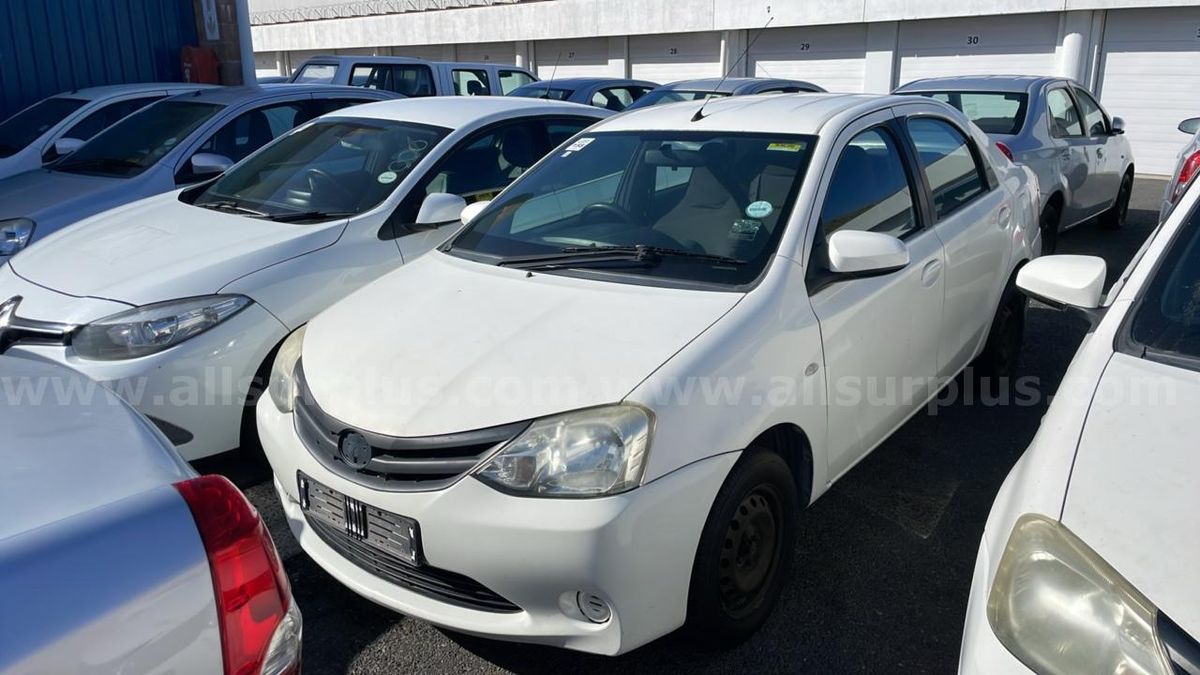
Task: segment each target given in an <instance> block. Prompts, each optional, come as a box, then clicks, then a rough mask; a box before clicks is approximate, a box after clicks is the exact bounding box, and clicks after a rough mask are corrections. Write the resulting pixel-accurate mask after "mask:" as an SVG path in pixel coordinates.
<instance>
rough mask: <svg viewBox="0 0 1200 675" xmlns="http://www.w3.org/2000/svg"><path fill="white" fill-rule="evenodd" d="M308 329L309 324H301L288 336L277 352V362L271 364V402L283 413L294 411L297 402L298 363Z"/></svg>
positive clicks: (268, 388)
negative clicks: (305, 332)
mask: <svg viewBox="0 0 1200 675" xmlns="http://www.w3.org/2000/svg"><path fill="white" fill-rule="evenodd" d="M307 329H308V327H307V326H301V327H299V328H297V329H296V330H295V331H294V332H293V333H292V334H291V335H289V336H287V339H286V340H284V341H283V344H282V345H280V346H279V351H278V352H276V354H275V362H274V363H272V364H271V378H270V379H269V380H267V391H268V392H270V394H271V402H273V403H274V404H275V407H276V408H278V409H279V412H282V413H290V412H292V409H293V408H294V407H295V404H296V364H297V363H299V362H300V350H301V347H303V346H304V331H305V330H307Z"/></svg>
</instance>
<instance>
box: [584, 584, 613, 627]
mask: <svg viewBox="0 0 1200 675" xmlns="http://www.w3.org/2000/svg"><path fill="white" fill-rule="evenodd" d="M575 602H576V603H578V604H579V611H580V612H582V613H583V616H584V617H586V618H587V620H588V621H591V622H592V623H604V622H605V621H608V620H609V619H610V618H612V609H610V608H609V606H608V603H607V602H605V601H604V598H601V597H600V596H598V595H593V594H592V593H584V592H583V591H580V592H579V593H576V594H575Z"/></svg>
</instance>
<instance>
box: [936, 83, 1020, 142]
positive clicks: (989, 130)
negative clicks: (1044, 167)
mask: <svg viewBox="0 0 1200 675" xmlns="http://www.w3.org/2000/svg"><path fill="white" fill-rule="evenodd" d="M921 95H922V96H928V97H929V98H932V99H934V100H937V101H941V102H942V103H949V104H950V105H952V106H954V107H955V108H958V109H959V110H961V111H962V113H963V114H964V115H966V116H967V117H968V118H970V120H971V121H972V122H974V123H975V125H976V126H978V127H979V128H980V129H982V130H983V133H985V134H1001V135H1005V136H1015V135H1016V134H1019V133H1021V127H1023V126H1025V110H1026V108H1027V107H1028V105H1029V96H1028V95H1026V94H1023V93H1018V92H1007V91H979V92H976V91H933V92H921Z"/></svg>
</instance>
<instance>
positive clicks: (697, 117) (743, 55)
mask: <svg viewBox="0 0 1200 675" xmlns="http://www.w3.org/2000/svg"><path fill="white" fill-rule="evenodd" d="M774 20H775V17H771V18H769V19H767V22H766V23H764V24H763V27H762V28H759V29H758V34H757V35H755V36H754V39H753V40H751V41H750V44H748V45H746V48H745V49H743V50H742V53H741V54H740V55H738V57H737V60H736V61H734V62H733V65H731V66H729V69H728V70H726V71H725V74H724V75H722V76H721V80H720V81H719V82H717V87H716V88H717V91H720V90H721V85H722V84H725V80H728V79H729V76H730V74H732V73H733V71H734V70H735V69H736V68H737V67H738V64H739V63H741V62H742V59H744V58H746V56H747V55H748V54H750V48H751V47H753V46H754V43H755V42H758V38H760V37H762V34H763V31H765V30H766V29H767V26H770V25H771V22H772V21H774ZM714 98H716V96H709V97H708V98H706V99H704V103H701V104H700V109H699V110H697V111H696V114H695V115H692V121H693V122H699V121H700V120H702V119H704V106H706V105H708V102H709V101H711V100H713V99H714Z"/></svg>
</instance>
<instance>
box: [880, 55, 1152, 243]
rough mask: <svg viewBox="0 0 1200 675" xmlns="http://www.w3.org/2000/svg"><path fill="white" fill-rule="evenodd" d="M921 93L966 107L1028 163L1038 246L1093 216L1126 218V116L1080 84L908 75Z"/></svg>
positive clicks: (1111, 223)
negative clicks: (1035, 188) (1037, 213)
mask: <svg viewBox="0 0 1200 675" xmlns="http://www.w3.org/2000/svg"><path fill="white" fill-rule="evenodd" d="M896 93H898V94H919V95H922V96H929V97H931V98H935V99H938V100H939V101H944V102H946V103H949V104H950V105H952V106H954V107H955V108H958V109H959V110H961V111H963V112H964V113H966V115H967V117H970V118H971V120H972V121H973V122H975V124H976V125H978V126H979V128H980V129H982V130H983V131H984V133H986V134H987V135H988V136H990V137H991V139H992V140H993V141H995V142H996V145H997V146H998V147H999V148H1000V150H1001V151H1002V152H1004V154H1006V155H1008V157H1009V159H1012V160H1013V161H1015V162H1017V163H1019V164H1024V165H1026V166H1028V167H1029V168H1031V169H1033V172H1034V173H1036V174H1037V177H1038V180H1039V182H1040V183H1041V191H1042V214H1041V228H1042V253H1043V254H1046V253H1053V252H1054V249H1055V247H1056V246H1057V243H1058V235H1059V233H1060V232H1064V231H1066V230H1068V229H1070V228H1072V227H1075V226H1076V225H1079V224H1080V223H1083V222H1084V221H1087V220H1089V219H1091V218H1095V217H1097V216H1098V217H1099V218H1100V222H1101V224H1103V225H1105V226H1107V227H1112V228H1118V227H1121V226H1122V225H1124V224H1125V217H1126V214H1127V213H1128V211H1129V196H1130V194H1131V193H1132V191H1133V152H1132V151H1131V150H1130V148H1129V139H1127V138H1125V136H1124V133H1125V123H1124V121H1122V120H1121V118H1120V117H1110V116H1109V114H1108V113H1107V112H1106V111H1105V110H1104V107H1103V106H1101V105H1100V104H1099V103H1098V102H1097V101H1096V99H1095V97H1094V96H1092V95H1091V93H1089V92H1088V91H1087V90H1086V89H1084V88H1083V87H1082V86H1080V85H1079V83H1077V82H1075V81H1073V80H1069V79H1066V78H1061V77H1027V76H1007V75H995V76H977V77H938V78H930V79H925V80H917V81H915V82H910V83H909V84H906V85H904V86H903V87H900V88H899V89H897V90H896Z"/></svg>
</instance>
